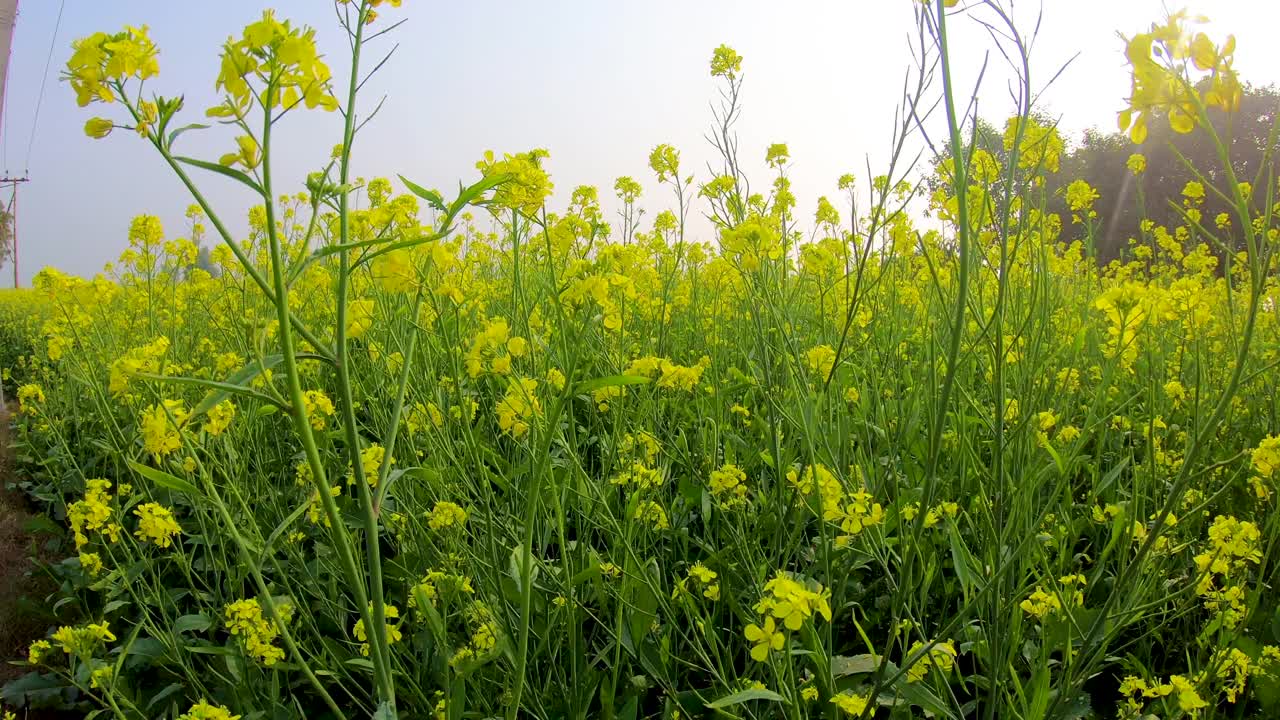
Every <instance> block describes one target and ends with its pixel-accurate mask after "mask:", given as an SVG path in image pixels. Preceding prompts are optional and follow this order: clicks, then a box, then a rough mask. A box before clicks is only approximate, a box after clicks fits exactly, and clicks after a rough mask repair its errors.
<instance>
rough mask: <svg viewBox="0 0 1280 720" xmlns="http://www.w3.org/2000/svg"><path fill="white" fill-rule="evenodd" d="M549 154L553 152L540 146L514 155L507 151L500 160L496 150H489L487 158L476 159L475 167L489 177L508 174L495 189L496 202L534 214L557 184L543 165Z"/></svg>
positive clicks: (494, 197) (499, 204) (485, 155)
mask: <svg viewBox="0 0 1280 720" xmlns="http://www.w3.org/2000/svg"><path fill="white" fill-rule="evenodd" d="M550 156H551V153H549V152H547V151H546V150H544V149H542V148H537V149H534V150H530V151H529V152H524V153H516V154H515V155H511V154H507V155H504V156H503V159H502V160H497V159H495V157H494V154H493V151H492V150H487V151H485V154H484V159H483V160H481V161H480V162H478V163H476V169H478V170H479V171H480V172H481V174H482V175H484V177H486V178H489V177H499V176H502V177H506V178H507V180H505V181H504V182H503V183H502V184H500V185H498V187H497V188H495V189H494V192H493V203H494V205H496V206H498V207H503V208H507V209H509V210H517V211H519V212H523V213H525V214H526V215H532V214H533V213H535V212H537V210H538V209H539V208H541V207H542V204H543V202H545V201H546V199H547V198H548V197H550V195H551V191H552V190H553V189H554V188H555V185H553V184H552V182H551V176H550V175H548V174H547V171H546V170H544V169H543V168H542V161H543V160H545V159H546V158H548V157H550Z"/></svg>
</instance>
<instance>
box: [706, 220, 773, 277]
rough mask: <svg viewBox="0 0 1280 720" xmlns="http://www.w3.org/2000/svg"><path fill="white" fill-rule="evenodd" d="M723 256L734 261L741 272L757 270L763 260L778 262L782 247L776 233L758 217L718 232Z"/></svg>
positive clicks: (768, 223)
mask: <svg viewBox="0 0 1280 720" xmlns="http://www.w3.org/2000/svg"><path fill="white" fill-rule="evenodd" d="M720 248H721V250H722V251H723V252H724V255H726V256H728V257H731V258H734V259H736V260H737V261H738V262H739V263H741V265H742V269H743V270H747V271H752V270H758V269H759V268H760V265H761V264H762V263H763V262H764V261H765V260H780V259H782V255H783V247H782V242H781V238H780V237H779V235H778V231H777V230H776V229H775V228H774V227H773V226H772V225H771V224H770V222H769V221H767V220H764V219H762V218H759V217H751V218H748V219H746V220H744V221H743V222H742V223H741V224H739V225H738V226H737V227H733V228H724V229H723V230H721V231H720Z"/></svg>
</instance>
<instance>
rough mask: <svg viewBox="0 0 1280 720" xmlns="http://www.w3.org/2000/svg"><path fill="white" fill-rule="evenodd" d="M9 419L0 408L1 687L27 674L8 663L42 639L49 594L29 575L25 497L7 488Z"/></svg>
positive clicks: (6, 411) (28, 514)
mask: <svg viewBox="0 0 1280 720" xmlns="http://www.w3.org/2000/svg"><path fill="white" fill-rule="evenodd" d="M9 420H10V418H9V408H7V407H5V406H4V405H0V685H3V684H4V683H6V682H8V681H9V680H12V679H14V678H16V677H19V676H20V675H23V674H24V673H25V672H26V671H25V669H23V668H20V667H14V666H12V665H10V664H9V663H8V661H9V660H13V659H16V658H22V657H25V656H26V649H27V646H28V645H29V644H30V643H31V641H32V640H35V639H37V638H40V637H43V635H44V632H45V629H46V622H47V620H46V615H45V613H44V612H42V611H41V609H40V608H41V607H42V606H43V605H44V599H45V596H46V595H47V594H48V593H49V591H50V590H52V589H53V588H52V587H51V586H50V585H49V583H48V582H47V581H45V580H43V579H42V578H41V577H40V576H38V575H36V574H34V573H33V572H32V571H33V570H34V567H35V566H34V564H33V563H32V561H31V558H32V556H33V554H34V553H36V552H37V548H36V544H35V541H33V540H32V539H31V536H30V535H29V534H28V532H27V523H28V521H29V520H30V519H31V517H32V515H31V510H30V508H29V507H28V505H27V502H26V498H24V497H23V495H22V493H21V492H20V491H18V490H12V491H11V490H7V489H6V488H5V486H6V485H7V484H8V483H9V482H10V481H11V479H12V478H11V475H10V474H11V473H12V472H13V464H14V463H13V449H12V448H11V447H10V446H9Z"/></svg>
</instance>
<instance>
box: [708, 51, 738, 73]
mask: <svg viewBox="0 0 1280 720" xmlns="http://www.w3.org/2000/svg"><path fill="white" fill-rule="evenodd" d="M740 72H742V56H741V55H739V54H738V53H737V52H735V51H734V49H733V48H731V47H729V46H728V45H721V46H720V47H718V48H716V49H715V52H713V53H712V54H711V77H725V78H728V79H730V80H733V79H734V78H735V77H737V75H738V73H740Z"/></svg>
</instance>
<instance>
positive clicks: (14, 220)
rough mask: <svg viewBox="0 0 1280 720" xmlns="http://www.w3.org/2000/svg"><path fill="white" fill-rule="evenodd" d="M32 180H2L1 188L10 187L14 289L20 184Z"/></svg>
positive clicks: (20, 178)
mask: <svg viewBox="0 0 1280 720" xmlns="http://www.w3.org/2000/svg"><path fill="white" fill-rule="evenodd" d="M30 181H31V178H29V177H27V176H26V175H23V176H22V177H9V176H7V175H6V176H5V177H2V178H0V186H5V185H8V186H9V188H10V192H11V194H10V196H9V213H8V215H9V224H10V229H11V232H10V238H9V241H10V242H11V243H12V247H11V248H10V250H11V252H10V257H9V259H10V261H12V262H13V287H14V288H15V289H16V288H18V287H19V285H18V183H24V182H30Z"/></svg>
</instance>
